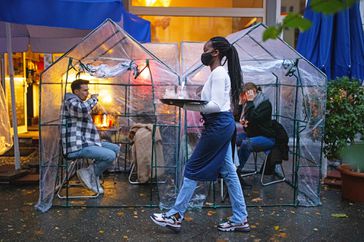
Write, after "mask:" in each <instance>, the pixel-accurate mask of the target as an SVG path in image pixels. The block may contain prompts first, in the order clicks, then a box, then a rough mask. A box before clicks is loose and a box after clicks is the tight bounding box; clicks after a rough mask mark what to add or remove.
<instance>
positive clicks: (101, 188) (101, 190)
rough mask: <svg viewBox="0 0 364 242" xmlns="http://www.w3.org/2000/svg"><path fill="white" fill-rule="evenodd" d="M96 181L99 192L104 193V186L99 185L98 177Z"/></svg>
mask: <svg viewBox="0 0 364 242" xmlns="http://www.w3.org/2000/svg"><path fill="white" fill-rule="evenodd" d="M96 182H97V185H98V188H99V193H100V194H104V188H103V187H102V186H101V182H100V177H97V178H96Z"/></svg>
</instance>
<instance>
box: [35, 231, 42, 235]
mask: <svg viewBox="0 0 364 242" xmlns="http://www.w3.org/2000/svg"><path fill="white" fill-rule="evenodd" d="M34 233H35V235H43V234H44V232H43V231H42V230H36V231H35V232H34Z"/></svg>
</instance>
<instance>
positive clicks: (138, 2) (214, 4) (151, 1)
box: [131, 0, 263, 8]
mask: <svg viewBox="0 0 364 242" xmlns="http://www.w3.org/2000/svg"><path fill="white" fill-rule="evenodd" d="M131 5H132V6H134V7H195V8H263V0H198V1H196V0H132V1H131Z"/></svg>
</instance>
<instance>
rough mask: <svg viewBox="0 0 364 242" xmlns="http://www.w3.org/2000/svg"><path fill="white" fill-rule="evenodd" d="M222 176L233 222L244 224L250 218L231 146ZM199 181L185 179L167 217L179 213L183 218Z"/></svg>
mask: <svg viewBox="0 0 364 242" xmlns="http://www.w3.org/2000/svg"><path fill="white" fill-rule="evenodd" d="M220 175H221V177H222V178H223V179H224V181H225V183H226V185H227V189H228V192H229V196H230V201H231V207H232V210H233V216H232V217H231V219H230V220H231V221H232V222H234V223H242V222H244V221H245V220H246V218H247V217H248V213H247V211H246V205H245V200H244V195H243V190H242V189H241V185H240V181H239V178H238V175H237V173H236V167H235V165H234V163H233V159H232V150H231V145H229V148H228V151H227V153H226V156H225V160H224V165H223V166H222V168H221V170H220ZM196 186H197V181H194V180H191V179H188V178H186V177H184V179H183V185H182V188H181V190H180V191H179V193H178V196H177V199H176V202H175V204H174V206H173V208H172V209H171V210H169V211H168V212H167V216H171V215H173V214H176V213H179V214H180V215H181V216H182V218H183V217H184V214H185V212H186V210H187V208H188V203H189V201H190V200H191V198H192V195H193V193H194V191H195V189H196Z"/></svg>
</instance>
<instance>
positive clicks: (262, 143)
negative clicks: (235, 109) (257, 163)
mask: <svg viewBox="0 0 364 242" xmlns="http://www.w3.org/2000/svg"><path fill="white" fill-rule="evenodd" d="M240 104H241V105H242V106H243V107H242V112H241V115H240V120H239V122H240V124H241V125H242V127H243V132H241V133H239V132H238V136H237V140H236V143H237V145H238V146H240V148H239V150H238V155H239V162H240V165H239V167H238V171H239V172H241V171H242V169H243V167H244V165H245V163H246V161H247V160H248V158H249V156H250V153H251V152H252V151H264V150H268V149H272V148H273V146H274V144H275V139H274V137H275V132H274V130H273V127H272V104H271V103H270V101H269V99H268V98H267V97H265V96H264V94H263V92H262V91H261V89H260V87H257V86H256V85H255V84H254V83H252V82H248V83H246V84H245V85H244V88H243V91H242V92H241V93H240ZM238 131H239V128H238Z"/></svg>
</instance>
